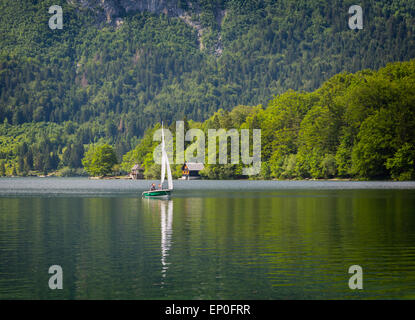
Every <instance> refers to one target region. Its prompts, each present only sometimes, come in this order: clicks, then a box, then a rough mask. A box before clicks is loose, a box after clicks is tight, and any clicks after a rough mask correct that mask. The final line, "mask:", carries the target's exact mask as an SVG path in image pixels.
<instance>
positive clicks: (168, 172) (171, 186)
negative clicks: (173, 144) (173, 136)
mask: <svg viewBox="0 0 415 320" xmlns="http://www.w3.org/2000/svg"><path fill="white" fill-rule="evenodd" d="M163 153H164V158H165V159H166V160H165V162H166V168H167V183H168V185H169V189H170V190H173V178H172V176H171V170H170V164H169V157H168V156H167V153H166V150H163Z"/></svg>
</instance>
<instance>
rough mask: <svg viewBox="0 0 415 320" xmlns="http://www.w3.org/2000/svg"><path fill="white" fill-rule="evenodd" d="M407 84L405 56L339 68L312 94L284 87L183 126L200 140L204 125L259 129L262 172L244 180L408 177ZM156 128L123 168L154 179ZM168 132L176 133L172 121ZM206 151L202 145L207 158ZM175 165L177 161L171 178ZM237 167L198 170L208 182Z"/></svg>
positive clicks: (413, 106)
mask: <svg viewBox="0 0 415 320" xmlns="http://www.w3.org/2000/svg"><path fill="white" fill-rule="evenodd" d="M414 88H415V60H411V61H410V62H405V63H394V64H390V65H388V66H387V67H385V68H383V69H381V70H379V71H378V72H374V71H371V70H364V71H361V72H357V73H355V74H350V73H341V74H338V75H336V76H334V77H332V78H331V79H329V80H328V81H326V82H325V83H324V84H323V85H322V86H321V87H320V88H319V89H318V90H315V91H314V92H311V93H303V92H296V91H293V90H289V91H287V92H285V93H283V94H281V95H278V96H277V97H275V98H274V99H272V100H270V101H269V103H268V105H267V107H266V108H265V109H264V108H262V107H261V106H257V107H248V106H237V107H236V108H234V109H233V110H232V111H231V112H228V111H226V110H219V111H218V112H216V113H215V114H214V115H213V116H212V117H210V118H209V119H207V120H206V121H205V122H203V123H198V122H193V121H189V122H186V123H187V124H186V127H187V128H198V129H201V130H203V131H204V132H205V135H206V137H205V141H207V135H208V129H219V128H225V129H227V130H229V129H231V128H237V129H239V130H240V129H261V133H262V139H261V156H262V166H261V173H260V174H259V175H257V176H254V177H251V178H262V179H270V178H274V179H275V178H276V179H304V178H315V179H318V178H326V179H327V178H334V177H341V178H357V179H390V178H393V179H397V180H414V179H415V90H414ZM159 127H160V125H156V126H155V127H154V128H153V129H152V130H149V131H148V132H147V133H146V135H145V136H144V138H143V140H142V141H141V143H140V144H139V145H138V146H137V147H136V148H135V149H134V150H132V151H130V152H128V153H127V154H126V155H125V156H124V161H123V163H122V166H123V167H124V168H125V169H126V170H128V169H129V168H131V166H132V165H133V164H134V163H143V165H144V167H145V169H146V171H145V174H146V176H147V177H149V178H150V177H151V178H155V177H158V175H159V174H160V170H159V166H158V165H157V164H154V162H153V150H154V148H155V147H156V146H157V145H158V144H159V142H157V141H153V133H154V130H155V129H157V128H159ZM170 129H171V131H172V133H173V134H174V137H175V132H176V131H175V126H171V128H170ZM229 142H230V141H228V144H229ZM187 144H190V142H187ZM206 147H207V145H206ZM229 150H230V148H229V147H228V152H229ZM207 154H208V150H206V151H205V155H206V159H207ZM229 162H230V161H229ZM205 163H208V161H207V160H205ZM180 167H181V166H180V165H177V166H176V172H175V173H176V175H177V176H179V175H180V172H181V171H180ZM242 167H243V165H242V164H238V165H232V164H226V165H219V164H216V165H206V168H205V170H204V171H202V172H201V173H202V174H203V175H204V176H205V177H207V178H211V179H232V178H239V177H241V173H242Z"/></svg>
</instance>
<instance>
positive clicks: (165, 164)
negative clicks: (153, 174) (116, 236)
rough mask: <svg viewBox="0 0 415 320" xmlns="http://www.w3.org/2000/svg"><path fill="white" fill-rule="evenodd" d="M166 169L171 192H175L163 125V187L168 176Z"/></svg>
mask: <svg viewBox="0 0 415 320" xmlns="http://www.w3.org/2000/svg"><path fill="white" fill-rule="evenodd" d="M166 169H167V183H168V186H169V187H168V188H169V190H173V178H172V176H171V170H170V163H169V157H168V156H167V152H166V148H165V144H164V130H163V124H162V126H161V181H160V183H161V185H163V182H164V178H165V176H166Z"/></svg>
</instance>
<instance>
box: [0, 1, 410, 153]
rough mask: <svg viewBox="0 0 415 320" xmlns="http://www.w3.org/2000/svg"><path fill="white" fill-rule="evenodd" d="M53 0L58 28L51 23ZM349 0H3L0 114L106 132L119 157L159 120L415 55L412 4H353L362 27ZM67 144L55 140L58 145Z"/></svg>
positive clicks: (76, 139)
mask: <svg viewBox="0 0 415 320" xmlns="http://www.w3.org/2000/svg"><path fill="white" fill-rule="evenodd" d="M56 4H59V5H61V6H62V8H63V15H64V27H63V30H51V29H49V27H48V20H49V18H50V17H51V15H50V14H48V8H49V6H51V5H56ZM352 4H354V1H351V0H350V1H349V0H336V1H331V2H330V3H326V1H320V0H308V1H306V0H300V1H298V0H295V1H294V0H282V1H274V0H272V1H271V0H246V1H239V0H217V1H208V0H194V1H185V0H180V1H173V0H119V1H115V0H112V1H107V0H105V1H98V0H71V1H63V0H33V1H29V0H17V1H16V0H3V1H1V2H0V9H1V12H2V14H1V15H0V37H1V38H0V44H1V46H0V121H1V122H7V123H8V124H10V125H12V126H20V125H23V124H25V123H27V124H30V125H33V126H34V124H33V123H44V122H46V123H50V122H54V123H57V124H60V125H62V127H64V126H66V125H67V123H68V122H69V121H71V124H70V125H69V126H70V127H71V128H72V127H73V130H74V132H73V133H71V135H73V137H71V142H70V143H73V144H75V145H79V144H81V143H83V144H88V143H92V142H96V141H99V140H100V139H104V140H105V141H107V142H109V143H111V144H113V145H116V146H118V147H117V148H118V155H119V157H120V156H121V155H122V154H123V153H125V152H126V151H127V150H129V149H131V148H132V147H133V146H134V145H135V144H136V142H137V137H140V136H142V135H143V133H144V131H145V130H146V129H147V128H149V127H150V126H152V124H154V123H156V122H159V121H160V120H164V121H166V122H172V121H174V120H175V119H181V118H183V117H184V116H186V117H187V118H188V119H193V120H196V121H202V120H204V119H206V118H208V117H209V116H211V115H212V114H213V113H214V112H215V111H216V110H218V109H219V108H223V109H225V110H230V109H231V108H233V107H234V106H236V105H238V104H244V105H258V104H265V103H266V102H267V101H268V99H269V98H270V97H272V95H276V94H279V93H282V92H285V91H287V90H288V89H294V90H305V91H312V90H314V89H316V88H318V87H319V86H320V85H321V84H322V83H323V81H324V80H326V79H328V78H329V77H331V76H333V75H334V74H336V73H339V72H342V71H347V72H355V71H358V70H361V69H364V68H372V69H378V68H380V67H382V66H384V65H386V63H388V62H392V61H404V60H409V59H411V58H414V57H415V39H414V38H415V37H414V35H415V19H414V17H415V3H414V2H413V1H409V0H387V1H374V0H364V1H361V5H362V7H363V10H364V28H363V30H359V31H356V30H350V29H349V28H348V18H349V14H348V8H349V6H350V5H352ZM35 127H36V126H35ZM42 130H43V129H42ZM71 132H72V131H71ZM35 140H36V138H35V137H33V141H35ZM67 143H69V142H64V143H62V144H61V149H60V150H59V147H58V146H57V145H56V146H54V147H51V148H52V149H53V150H54V151H55V152H56V153H57V154H61V153H62V148H63V147H65V146H66V144H67Z"/></svg>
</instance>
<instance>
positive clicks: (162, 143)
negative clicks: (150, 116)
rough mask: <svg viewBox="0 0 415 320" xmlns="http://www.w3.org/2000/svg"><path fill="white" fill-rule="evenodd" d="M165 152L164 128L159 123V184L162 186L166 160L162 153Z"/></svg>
mask: <svg viewBox="0 0 415 320" xmlns="http://www.w3.org/2000/svg"><path fill="white" fill-rule="evenodd" d="M165 153H166V149H165V146H164V130H163V124H161V180H160V184H161V185H162V186H163V182H164V177H165V176H166V160H165V156H164V154H165Z"/></svg>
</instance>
